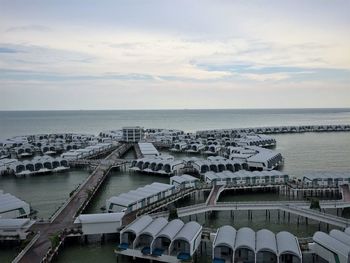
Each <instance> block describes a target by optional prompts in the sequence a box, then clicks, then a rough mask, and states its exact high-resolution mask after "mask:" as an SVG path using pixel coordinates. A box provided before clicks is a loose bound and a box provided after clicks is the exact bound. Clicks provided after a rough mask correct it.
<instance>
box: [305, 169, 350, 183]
mask: <svg viewBox="0 0 350 263" xmlns="http://www.w3.org/2000/svg"><path fill="white" fill-rule="evenodd" d="M302 183H303V185H304V186H309V187H339V186H341V185H344V184H350V173H349V172H313V173H308V174H305V175H304V176H303V179H302Z"/></svg>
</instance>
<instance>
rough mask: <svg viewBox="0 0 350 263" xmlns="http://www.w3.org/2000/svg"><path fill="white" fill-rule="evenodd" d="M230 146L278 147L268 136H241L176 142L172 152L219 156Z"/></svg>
mask: <svg viewBox="0 0 350 263" xmlns="http://www.w3.org/2000/svg"><path fill="white" fill-rule="evenodd" d="M229 146H241V147H244V146H259V147H273V146H276V140H275V139H274V138H272V137H270V136H267V135H256V134H240V136H239V137H237V138H234V139H232V138H226V137H224V138H220V139H217V138H212V137H209V138H206V139H202V138H196V139H195V140H193V139H188V140H181V141H175V142H174V143H173V144H172V146H171V148H170V151H172V152H186V153H202V154H208V155H218V154H219V153H220V152H221V150H224V149H225V147H229Z"/></svg>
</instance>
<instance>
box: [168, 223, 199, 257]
mask: <svg viewBox="0 0 350 263" xmlns="http://www.w3.org/2000/svg"><path fill="white" fill-rule="evenodd" d="M201 238H202V226H201V225H200V224H198V223H197V222H195V221H190V222H188V223H186V224H185V225H184V226H183V227H182V228H181V230H180V231H179V232H178V233H177V234H176V236H175V237H174V239H173V241H172V242H171V244H170V247H169V254H170V255H175V256H176V257H177V258H178V259H180V260H189V259H190V258H191V257H192V256H193V254H194V253H195V252H196V250H197V248H198V246H199V245H200V243H201Z"/></svg>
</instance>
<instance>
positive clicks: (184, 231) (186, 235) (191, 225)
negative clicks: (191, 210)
mask: <svg viewBox="0 0 350 263" xmlns="http://www.w3.org/2000/svg"><path fill="white" fill-rule="evenodd" d="M201 230H202V226H201V225H200V224H198V223H197V222H195V221H191V222H188V223H186V224H185V225H184V226H183V228H181V230H180V232H179V233H177V235H176V236H175V238H174V240H176V239H181V240H185V241H187V242H189V243H191V241H192V239H193V238H195V237H196V235H197V233H198V231H201Z"/></svg>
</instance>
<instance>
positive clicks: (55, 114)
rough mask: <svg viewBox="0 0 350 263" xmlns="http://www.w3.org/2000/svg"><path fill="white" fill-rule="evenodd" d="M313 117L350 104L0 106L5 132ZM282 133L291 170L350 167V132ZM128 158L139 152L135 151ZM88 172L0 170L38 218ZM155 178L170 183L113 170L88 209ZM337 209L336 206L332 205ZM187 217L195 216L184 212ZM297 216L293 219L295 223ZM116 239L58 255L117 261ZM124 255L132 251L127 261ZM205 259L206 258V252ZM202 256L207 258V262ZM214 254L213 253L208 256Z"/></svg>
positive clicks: (293, 121) (212, 223) (11, 251)
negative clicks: (20, 174)
mask: <svg viewBox="0 0 350 263" xmlns="http://www.w3.org/2000/svg"><path fill="white" fill-rule="evenodd" d="M308 124H310V125H311V124H350V109H239V110H238V109H237V110H236V109H234V110H233V109H232V110H226V109H225V110H219V109H218V110H187V109H185V110H108V111H107V110H106V111H84V110H82V111H0V138H1V139H6V138H11V137H13V136H17V135H29V134H42V133H63V132H74V133H88V134H96V135H97V134H99V132H101V131H106V130H113V129H120V128H122V127H124V126H134V125H138V126H142V127H145V128H173V129H181V130H184V131H186V132H195V131H197V130H205V129H221V128H241V127H242V128H244V127H262V126H283V125H308ZM272 136H273V137H274V138H276V141H277V146H276V148H275V150H276V151H279V152H281V153H282V155H283V157H284V158H285V164H284V166H283V167H282V168H281V169H282V170H283V171H285V172H287V173H288V174H289V175H290V176H293V177H298V178H302V177H303V175H305V174H307V173H310V172H312V173H314V172H329V173H332V172H350V132H323V133H303V134H279V135H272ZM126 158H129V159H132V158H134V154H133V153H132V152H130V153H128V155H127V156H126ZM88 175H89V171H87V170H71V171H69V172H67V173H63V174H55V175H48V176H40V177H35V176H31V177H27V178H11V177H0V189H2V190H4V192H9V193H11V194H13V195H16V196H18V197H19V198H21V199H23V200H25V201H27V202H28V203H30V204H31V206H32V208H33V209H34V210H36V211H37V217H38V219H41V218H43V219H47V218H49V217H50V216H51V215H52V214H53V213H54V212H55V210H56V209H58V208H59V207H60V206H61V205H62V204H63V203H64V202H65V200H66V199H67V198H68V197H69V193H70V192H71V191H72V190H74V189H75V188H76V187H78V186H79V184H81V183H82V182H83V181H84V180H85V178H86V177H87V176H88ZM154 181H158V182H164V183H168V182H169V178H165V177H161V176H145V175H140V174H135V173H129V172H126V171H124V172H123V171H122V172H112V173H111V175H110V176H109V178H108V179H107V181H106V183H105V184H104V186H103V188H102V191H100V192H99V194H98V195H97V196H96V197H95V199H94V201H93V203H92V204H91V206H90V207H89V209H88V211H87V213H100V212H102V210H101V208H103V206H104V205H105V201H106V199H107V198H109V197H111V196H113V195H118V194H120V193H123V192H126V191H129V190H133V189H136V188H137V187H140V186H142V185H145V184H149V183H152V182H154ZM278 199H283V197H279V196H278V195H274V194H263V195H260V194H258V195H253V194H252V195H246V196H240V197H237V196H227V195H225V196H224V197H223V201H232V200H278ZM329 212H331V213H334V211H329ZM184 220H185V221H186V220H189V219H188V218H184ZM197 220H198V221H199V222H200V223H202V224H204V225H205V226H207V227H219V226H221V225H224V224H231V225H233V226H234V227H236V228H239V227H242V226H249V227H252V228H253V229H254V230H259V229H261V228H268V229H270V230H272V231H274V232H278V231H281V230H288V231H290V232H292V233H293V234H295V235H297V236H298V237H310V236H312V234H313V233H314V232H315V231H317V230H318V227H319V226H318V224H317V223H316V222H309V224H308V225H307V226H306V225H305V224H299V225H297V224H296V220H297V218H293V217H292V219H291V222H292V224H291V223H288V222H286V221H284V220H278V219H277V214H273V213H272V215H271V219H270V220H266V219H265V214H264V212H263V214H261V213H259V212H255V214H254V220H253V221H250V220H248V218H247V215H246V213H243V212H242V213H238V214H237V215H236V216H235V219H232V217H231V216H230V214H229V213H227V212H219V213H217V214H216V215H215V216H214V217H213V218H209V219H208V218H207V219H205V218H204V217H203V215H199V216H198V218H197ZM293 222H294V224H293ZM114 247H115V243H113V242H106V243H104V244H100V243H91V244H89V245H80V244H70V245H69V246H68V245H67V246H66V247H65V248H64V250H62V252H61V253H60V255H59V257H58V259H57V261H58V262H84V263H87V262H97V261H100V262H116V257H115V255H114V253H113V249H114ZM18 250H19V248H16V247H10V248H3V247H0V262H11V260H12V259H13V257H14V256H15V255H16V253H17V252H18ZM124 261H125V262H126V259H124V260H122V261H121V262H124ZM202 261H203V262H205V259H202ZM202 261H201V262H202ZM208 262H209V261H208Z"/></svg>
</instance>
